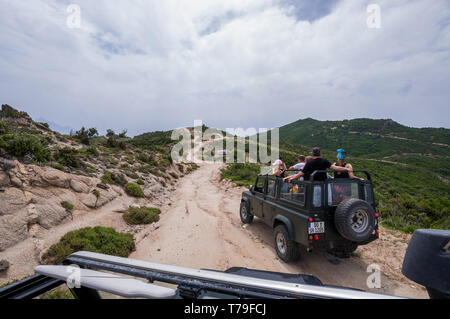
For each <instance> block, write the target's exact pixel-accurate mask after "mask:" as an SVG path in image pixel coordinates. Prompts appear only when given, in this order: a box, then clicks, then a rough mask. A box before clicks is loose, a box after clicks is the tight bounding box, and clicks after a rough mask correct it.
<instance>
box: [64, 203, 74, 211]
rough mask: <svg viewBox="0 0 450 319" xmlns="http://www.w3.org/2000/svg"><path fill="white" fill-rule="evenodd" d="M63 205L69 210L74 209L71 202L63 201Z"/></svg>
mask: <svg viewBox="0 0 450 319" xmlns="http://www.w3.org/2000/svg"><path fill="white" fill-rule="evenodd" d="M61 206H62V207H64V208H65V209H66V210H68V211H72V209H73V204H72V203H69V202H61Z"/></svg>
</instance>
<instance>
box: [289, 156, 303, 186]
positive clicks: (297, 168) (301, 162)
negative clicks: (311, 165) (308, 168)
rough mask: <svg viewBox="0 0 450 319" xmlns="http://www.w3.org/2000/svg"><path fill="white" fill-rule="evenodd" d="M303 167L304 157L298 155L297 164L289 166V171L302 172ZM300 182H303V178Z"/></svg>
mask: <svg viewBox="0 0 450 319" xmlns="http://www.w3.org/2000/svg"><path fill="white" fill-rule="evenodd" d="M305 165H306V158H305V156H304V155H300V156H299V157H298V163H297V164H295V165H294V166H291V167H290V168H289V169H295V170H298V171H301V170H303V167H305ZM300 180H301V181H303V180H304V179H303V177H302V178H301V179H300Z"/></svg>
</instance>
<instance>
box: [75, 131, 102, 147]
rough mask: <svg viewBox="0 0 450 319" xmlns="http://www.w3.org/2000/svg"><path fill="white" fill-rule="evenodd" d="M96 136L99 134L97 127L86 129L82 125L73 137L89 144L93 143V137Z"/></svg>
mask: <svg viewBox="0 0 450 319" xmlns="http://www.w3.org/2000/svg"><path fill="white" fill-rule="evenodd" d="M95 136H98V131H97V129H96V128H90V129H86V128H84V127H82V128H81V130H79V131H77V132H76V133H75V135H74V136H73V137H74V138H76V139H77V140H79V141H80V142H81V143H83V144H85V145H89V144H90V143H91V139H92V138H93V137H95Z"/></svg>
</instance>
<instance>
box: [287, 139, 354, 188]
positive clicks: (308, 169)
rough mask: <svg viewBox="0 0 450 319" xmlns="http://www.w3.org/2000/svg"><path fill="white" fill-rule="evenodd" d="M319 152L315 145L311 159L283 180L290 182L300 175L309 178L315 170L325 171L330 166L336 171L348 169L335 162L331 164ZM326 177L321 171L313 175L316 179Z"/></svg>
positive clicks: (320, 179) (321, 179) (322, 179)
mask: <svg viewBox="0 0 450 319" xmlns="http://www.w3.org/2000/svg"><path fill="white" fill-rule="evenodd" d="M320 154H321V151H320V148H318V147H315V148H314V149H313V150H312V160H310V161H308V162H307V163H306V165H305V167H304V168H303V171H302V172H300V173H298V174H295V175H291V176H289V177H286V178H285V179H283V181H285V182H291V181H292V180H294V179H298V178H300V177H302V176H303V177H304V178H305V180H309V179H310V177H311V174H312V173H314V172H315V171H325V170H327V169H328V168H331V169H332V170H334V171H338V172H347V171H348V169H347V168H345V167H340V166H337V165H336V164H331V163H330V162H329V161H328V160H327V159H325V158H321V157H320ZM326 179H327V174H326V173H322V172H321V173H317V174H316V176H315V180H316V181H324V180H326Z"/></svg>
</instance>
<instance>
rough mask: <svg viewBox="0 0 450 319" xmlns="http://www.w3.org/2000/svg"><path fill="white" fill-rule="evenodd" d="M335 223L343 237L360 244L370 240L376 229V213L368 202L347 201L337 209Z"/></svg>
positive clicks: (359, 200) (352, 199)
mask: <svg viewBox="0 0 450 319" xmlns="http://www.w3.org/2000/svg"><path fill="white" fill-rule="evenodd" d="M334 223H335V225H336V229H337V231H338V232H339V233H340V234H341V235H342V237H344V238H346V239H348V240H350V241H353V242H357V243H360V242H363V241H366V240H368V239H369V238H370V236H371V235H372V233H373V231H374V229H375V211H374V209H373V208H372V206H371V205H370V204H369V203H367V202H366V201H363V200H361V199H355V198H351V199H347V200H344V201H343V202H341V203H340V204H339V206H338V207H337V209H336V213H335V216H334Z"/></svg>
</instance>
